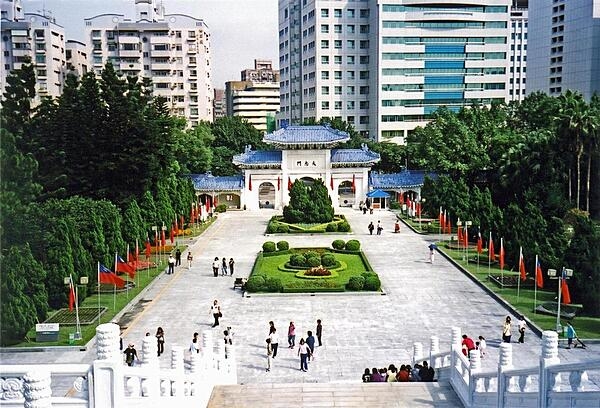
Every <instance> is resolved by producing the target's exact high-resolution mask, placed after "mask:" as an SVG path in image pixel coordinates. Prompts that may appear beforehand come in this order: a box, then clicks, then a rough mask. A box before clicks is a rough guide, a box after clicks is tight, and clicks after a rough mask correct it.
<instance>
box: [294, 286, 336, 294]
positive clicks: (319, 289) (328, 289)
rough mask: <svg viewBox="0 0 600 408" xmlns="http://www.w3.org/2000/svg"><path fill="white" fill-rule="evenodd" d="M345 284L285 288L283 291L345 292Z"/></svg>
mask: <svg viewBox="0 0 600 408" xmlns="http://www.w3.org/2000/svg"><path fill="white" fill-rule="evenodd" d="M345 291H346V290H345V289H344V287H343V286H337V287H335V288H289V287H285V286H284V288H283V293H324V292H345Z"/></svg>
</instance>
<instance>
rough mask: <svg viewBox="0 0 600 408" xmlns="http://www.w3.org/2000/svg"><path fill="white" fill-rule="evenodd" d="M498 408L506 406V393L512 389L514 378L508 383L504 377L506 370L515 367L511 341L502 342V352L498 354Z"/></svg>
mask: <svg viewBox="0 0 600 408" xmlns="http://www.w3.org/2000/svg"><path fill="white" fill-rule="evenodd" d="M498 359H499V362H498V389H497V392H498V408H503V407H504V394H505V392H506V391H507V390H508V391H510V390H511V388H512V387H511V382H513V380H512V379H510V380H509V383H508V385H507V384H506V379H505V377H504V371H506V370H510V369H512V368H513V363H512V344H510V343H501V344H500V354H499V356H498Z"/></svg>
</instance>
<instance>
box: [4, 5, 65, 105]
mask: <svg viewBox="0 0 600 408" xmlns="http://www.w3.org/2000/svg"><path fill="white" fill-rule="evenodd" d="M0 6H1V7H0V10H1V15H2V20H1V28H0V31H1V33H0V36H1V37H2V45H1V47H2V54H1V55H2V60H1V63H0V65H1V69H2V71H1V72H0V81H1V82H0V85H1V91H2V93H4V91H5V87H6V77H7V76H8V74H9V73H10V72H11V71H12V70H14V69H18V68H20V67H21V66H22V64H23V63H24V62H25V61H26V60H27V59H28V58H29V59H30V60H31V62H32V63H33V64H34V69H35V75H36V98H35V100H34V104H37V103H39V101H40V99H41V98H44V97H51V98H56V97H58V96H60V94H61V93H62V89H63V84H64V74H65V68H66V61H65V30H64V28H63V27H62V26H60V25H58V24H56V21H55V20H54V18H53V17H52V16H51V15H49V14H48V13H46V14H38V13H24V12H23V8H22V7H21V2H20V0H14V1H8V0H2V2H1V3H0Z"/></svg>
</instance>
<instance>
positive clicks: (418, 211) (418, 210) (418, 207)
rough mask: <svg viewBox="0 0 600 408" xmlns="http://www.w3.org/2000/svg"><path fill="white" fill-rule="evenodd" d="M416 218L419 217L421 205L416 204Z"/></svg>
mask: <svg viewBox="0 0 600 408" xmlns="http://www.w3.org/2000/svg"><path fill="white" fill-rule="evenodd" d="M417 217H421V203H417Z"/></svg>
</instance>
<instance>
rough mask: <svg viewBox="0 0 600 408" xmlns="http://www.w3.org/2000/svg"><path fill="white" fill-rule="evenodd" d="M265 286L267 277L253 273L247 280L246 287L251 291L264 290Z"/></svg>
mask: <svg viewBox="0 0 600 408" xmlns="http://www.w3.org/2000/svg"><path fill="white" fill-rule="evenodd" d="M264 287H265V278H263V277H262V276H260V275H259V276H257V275H252V276H250V278H248V282H246V289H248V290H249V291H250V292H259V291H261V290H264Z"/></svg>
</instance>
